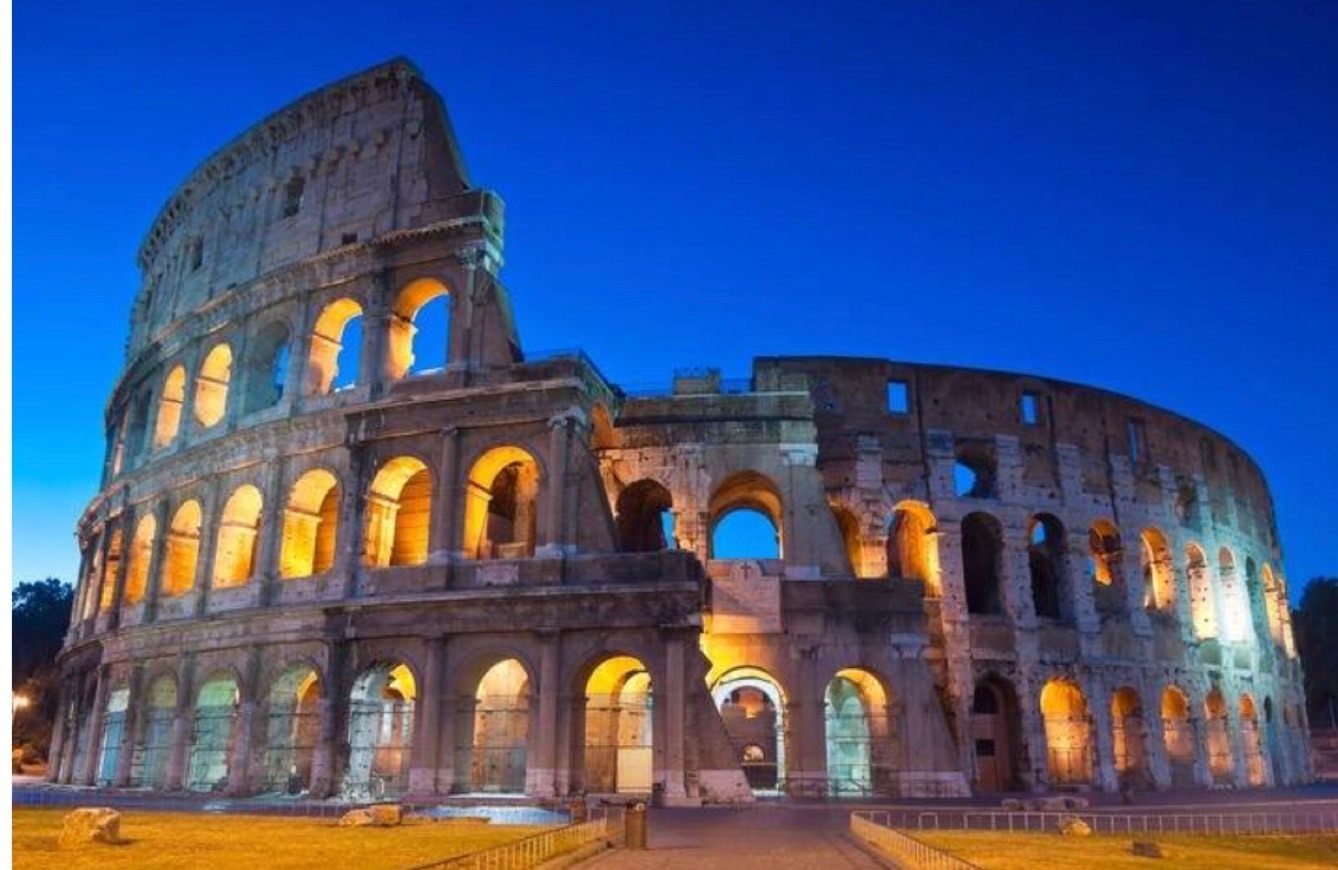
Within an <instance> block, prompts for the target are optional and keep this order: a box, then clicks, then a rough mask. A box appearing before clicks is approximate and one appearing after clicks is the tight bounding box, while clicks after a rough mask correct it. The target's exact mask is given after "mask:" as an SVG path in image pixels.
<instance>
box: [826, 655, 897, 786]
mask: <svg viewBox="0 0 1338 870" xmlns="http://www.w3.org/2000/svg"><path fill="white" fill-rule="evenodd" d="M824 697H825V701H826V703H825V705H824V709H825V733H826V738H827V740H826V742H827V793H828V795H830V796H832V797H869V796H870V795H874V794H886V793H888V792H889V789H890V788H891V787H892V786H893V771H892V767H893V762H894V759H895V754H894V753H895V749H894V745H893V737H892V733H891V729H890V728H889V727H888V707H887V692H886V690H885V689H884V688H883V684H882V682H881V681H880V680H879V679H878V678H877V677H876V676H874V675H873V674H871V673H869V672H868V671H866V670H863V669H860V668H846V669H844V670H841V671H838V672H837V674H836V676H835V677H833V678H832V680H831V682H829V683H828V684H827V691H826V693H825V696H824Z"/></svg>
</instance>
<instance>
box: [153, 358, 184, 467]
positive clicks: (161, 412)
mask: <svg viewBox="0 0 1338 870" xmlns="http://www.w3.org/2000/svg"><path fill="white" fill-rule="evenodd" d="M185 404H186V367H185V366H183V365H180V364H178V365H176V366H173V367H172V370H171V371H170V372H168V373H167V377H166V378H164V379H163V393H162V395H161V396H160V397H159V399H158V419H157V421H156V422H155V424H154V427H153V446H154V448H155V449H160V448H163V447H166V446H168V445H169V444H171V443H172V442H173V441H175V440H176V438H177V433H178V432H180V431H181V409H182V407H183V406H184V405H185Z"/></svg>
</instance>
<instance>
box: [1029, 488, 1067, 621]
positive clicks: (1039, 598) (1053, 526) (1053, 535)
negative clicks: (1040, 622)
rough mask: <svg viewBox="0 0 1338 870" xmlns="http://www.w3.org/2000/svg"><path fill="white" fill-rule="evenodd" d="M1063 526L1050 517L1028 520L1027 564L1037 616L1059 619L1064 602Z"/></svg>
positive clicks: (1044, 515)
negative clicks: (1029, 521)
mask: <svg viewBox="0 0 1338 870" xmlns="http://www.w3.org/2000/svg"><path fill="white" fill-rule="evenodd" d="M1064 553H1065V543H1064V526H1063V524H1062V523H1060V522H1059V520H1058V519H1057V518H1055V517H1053V516H1051V515H1050V514H1037V515H1036V516H1034V517H1032V518H1031V523H1030V526H1029V528H1028V531H1027V564H1028V567H1029V569H1030V571H1031V600H1032V602H1033V604H1034V605H1035V607H1036V615H1037V616H1040V617H1043V618H1045V619H1061V618H1062V617H1063V613H1064V609H1065V606H1064V605H1065V601H1064V587H1065V583H1064V563H1065V557H1064Z"/></svg>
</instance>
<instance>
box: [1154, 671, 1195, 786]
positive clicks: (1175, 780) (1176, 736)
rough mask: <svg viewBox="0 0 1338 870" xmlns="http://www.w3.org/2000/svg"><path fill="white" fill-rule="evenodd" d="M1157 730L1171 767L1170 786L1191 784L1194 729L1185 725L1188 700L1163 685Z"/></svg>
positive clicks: (1180, 692) (1173, 688)
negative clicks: (1159, 724) (1160, 734)
mask: <svg viewBox="0 0 1338 870" xmlns="http://www.w3.org/2000/svg"><path fill="white" fill-rule="evenodd" d="M1161 728H1162V735H1163V739H1164V740H1165V743H1166V760H1167V761H1168V762H1169V763H1170V765H1171V785H1172V786H1173V787H1175V788H1190V787H1192V786H1193V785H1194V727H1193V726H1192V725H1190V723H1189V699H1188V698H1187V697H1185V693H1184V692H1183V691H1181V690H1180V689H1179V688H1177V687H1176V686H1167V687H1166V690H1165V691H1164V692H1162V694H1161Z"/></svg>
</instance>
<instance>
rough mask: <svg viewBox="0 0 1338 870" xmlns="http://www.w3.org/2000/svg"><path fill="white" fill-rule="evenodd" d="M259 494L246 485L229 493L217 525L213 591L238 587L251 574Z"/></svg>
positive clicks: (254, 552)
mask: <svg viewBox="0 0 1338 870" xmlns="http://www.w3.org/2000/svg"><path fill="white" fill-rule="evenodd" d="M261 505H262V501H261V497H260V490H258V489H256V488H255V487H254V486H251V485H249V484H247V485H245V486H239V487H237V488H236V489H235V490H233V491H232V495H231V496H229V497H228V500H227V503H226V504H224V505H223V513H222V515H221V516H220V517H219V522H218V545H217V553H216V554H215V555H214V579H213V584H212V585H213V588H215V589H228V588H231V587H234V586H242V585H244V584H245V583H246V582H247V581H249V580H250V579H251V575H252V573H253V572H254V571H255V568H256V564H255V554H256V541H257V539H258V538H259V535H260V509H261Z"/></svg>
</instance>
